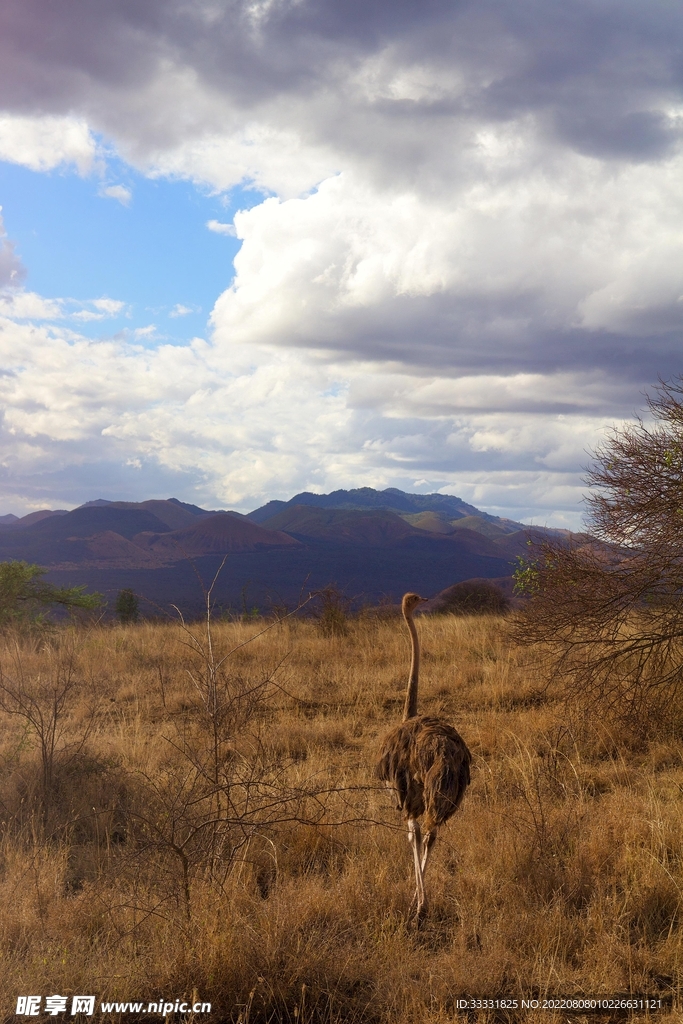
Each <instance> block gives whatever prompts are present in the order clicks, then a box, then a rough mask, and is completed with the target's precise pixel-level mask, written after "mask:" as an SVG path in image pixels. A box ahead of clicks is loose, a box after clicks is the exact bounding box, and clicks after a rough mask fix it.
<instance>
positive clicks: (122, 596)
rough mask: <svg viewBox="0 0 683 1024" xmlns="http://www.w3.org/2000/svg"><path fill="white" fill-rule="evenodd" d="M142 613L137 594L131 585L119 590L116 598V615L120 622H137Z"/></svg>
mask: <svg viewBox="0 0 683 1024" xmlns="http://www.w3.org/2000/svg"><path fill="white" fill-rule="evenodd" d="M139 614H140V605H139V601H138V598H137V595H136V593H135V591H134V590H131V589H130V587H126V588H125V589H124V590H119V593H118V596H117V598H116V617H117V618H118V620H119V622H123V623H126V622H137V621H138V618H139Z"/></svg>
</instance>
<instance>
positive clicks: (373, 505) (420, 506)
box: [249, 487, 497, 523]
mask: <svg viewBox="0 0 683 1024" xmlns="http://www.w3.org/2000/svg"><path fill="white" fill-rule="evenodd" d="M292 505H312V506H314V507H315V508H338V509H347V510H355V511H358V510H363V509H386V510H387V511H389V512H398V513H402V512H445V513H447V514H448V516H449V517H450V518H452V519H458V518H460V517H461V516H471V515H478V516H483V517H484V518H485V519H490V520H491V521H493V522H495V521H496V520H497V517H496V516H491V515H489V514H488V513H486V512H480V511H479V509H477V508H475V507H474V505H468V504H467V502H465V501H463V500H462V499H461V498H457V497H455V496H454V495H452V494H408V493H407V492H406V491H400V490H398V488H396V487H387V488H386V490H384V491H376V490H375V489H374V488H373V487H356V488H353V489H352V490H349V491H345V490H339V491H332V493H331V494H312V493H311V492H310V491H303V492H302V493H301V494H295V495H294V497H293V498H291V499H290V500H289V501H286V502H275V501H269V502H268V504H267V505H262V506H261V508H257V509H254V511H253V512H250V513H249V518H250V519H252V520H253V521H254V522H255V523H260V522H263V521H264V520H266V519H268V518H270V517H271V516H273V515H274V514H275V513H276V512H281V511H283V509H284V508H286V507H291V506H292ZM275 506H279V508H276V507H275Z"/></svg>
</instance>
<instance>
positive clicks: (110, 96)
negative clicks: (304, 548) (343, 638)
mask: <svg viewBox="0 0 683 1024" xmlns="http://www.w3.org/2000/svg"><path fill="white" fill-rule="evenodd" d="M682 37H683V8H681V7H680V6H676V5H672V4H671V3H669V2H668V0H652V2H651V3H648V4H647V5H643V4H623V3H616V2H615V3H604V4H602V3H601V4H597V5H596V4H594V3H592V2H589V0H567V2H566V3H564V4H562V5H558V4H547V5H540V6H539V5H538V3H536V0H519V2H517V3H515V4H514V5H511V4H509V3H505V2H502V0H477V2H476V3H475V2H474V0H464V2H462V3H458V4H453V3H452V2H451V0H434V2H431V3H430V4H428V5H425V4H423V3H417V2H416V0H400V2H397V0H392V2H391V3H389V0H377V2H375V3H373V4H366V5H353V4H351V5H349V4H348V2H344V0H296V2H290V0H276V2H274V3H273V2H271V0H235V3H232V4H230V5H223V6H221V5H212V4H207V3H205V2H204V0H188V2H185V0H183V2H182V3H181V2H180V0H178V2H176V0H142V2H141V3H139V4H136V5H133V6H131V5H130V4H128V3H126V2H124V0H113V2H112V3H110V4H107V5H105V6H104V7H101V6H100V7H97V8H95V7H93V5H92V4H91V3H89V2H88V0H73V2H72V3H70V4H69V5H59V4H54V3H52V2H51V0H21V2H19V0H10V2H8V3H6V4H3V5H1V6H0V204H1V205H2V207H3V210H2V218H3V221H2V225H0V412H1V414H2V415H1V417H0V512H15V513H17V514H20V513H23V512H28V511H31V510H33V509H35V508H40V507H45V506H52V507H62V508H68V507H73V506H74V505H77V504H80V503H81V502H83V501H86V500H89V499H92V498H96V497H99V496H103V497H120V498H127V499H131V500H141V499H144V498H148V497H168V496H169V495H171V494H173V495H175V496H176V497H178V498H181V499H184V500H187V501H190V502H193V503H197V504H201V505H205V506H207V507H212V508H216V507H231V508H236V509H239V510H241V511H246V510H248V509H250V508H254V507H256V506H257V505H260V504H263V503H264V502H265V501H268V500H269V499H271V498H289V497H290V496H291V495H292V494H294V493H296V492H297V491H301V490H314V491H329V490H333V489H335V488H339V487H357V486H371V487H378V488H382V487H388V486H395V487H401V488H403V489H405V490H418V491H422V492H425V491H442V492H444V493H450V494H457V495H459V496H460V497H462V498H463V499H464V500H466V501H468V502H470V503H472V504H474V505H477V506H478V507H480V508H483V509H486V510H487V511H491V512H494V513H498V514H501V515H506V516H510V517H511V518H515V519H520V520H523V521H534V522H537V523H547V524H548V525H553V526H572V527H576V526H580V524H581V507H582V506H581V500H582V496H583V492H584V484H583V479H582V478H583V467H584V466H585V465H586V463H587V462H588V460H589V459H590V452H591V451H592V450H594V449H595V447H596V445H599V444H600V441H601V439H602V438H604V436H605V431H607V430H609V429H610V428H611V427H612V426H614V425H615V424H616V425H618V424H620V423H623V422H624V421H626V420H628V419H630V418H632V417H633V415H634V414H636V413H638V412H639V411H642V409H643V406H644V393H645V392H646V391H647V389H648V387H651V386H652V385H653V384H656V382H657V379H658V377H663V378H669V377H671V376H672V375H676V374H680V373H681V372H682V371H683V343H682V342H681V338H683V302H681V295H683V271H682V270H681V268H682V267H683V193H682V192H681V187H680V183H681V180H683V71H682V70H681V62H680V40H681V38H682ZM233 218H234V227H235V232H236V234H235V235H231V234H229V233H227V234H226V233H222V234H221V233H216V232H215V231H211V230H209V229H208V228H207V226H206V225H207V223H211V222H213V223H214V225H216V224H218V225H220V224H223V225H230V223H231V222H232V221H233ZM173 311H175V312H176V313H182V314H183V315H175V316H174V315H171V314H172V312H173Z"/></svg>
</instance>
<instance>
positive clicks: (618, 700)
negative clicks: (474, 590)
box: [514, 377, 683, 730]
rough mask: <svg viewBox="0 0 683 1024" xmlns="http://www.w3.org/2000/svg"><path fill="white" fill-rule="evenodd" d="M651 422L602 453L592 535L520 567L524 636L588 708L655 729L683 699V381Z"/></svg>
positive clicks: (664, 394) (656, 405)
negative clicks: (543, 653) (539, 647)
mask: <svg viewBox="0 0 683 1024" xmlns="http://www.w3.org/2000/svg"><path fill="white" fill-rule="evenodd" d="M648 406H649V409H650V412H651V414H652V418H653V421H654V422H653V423H651V424H646V423H644V422H643V421H642V420H641V419H638V420H637V421H636V422H635V423H633V424H630V425H628V426H625V427H622V428H618V429H617V428H615V429H613V430H612V432H611V434H610V435H609V436H608V438H607V440H606V441H605V443H604V444H603V445H601V446H600V447H599V448H598V449H597V450H596V452H595V455H594V462H593V465H592V466H591V467H590V469H589V471H588V475H587V483H588V484H589V486H590V487H591V488H593V492H592V493H591V494H590V495H589V496H588V497H587V499H586V501H587V507H588V514H587V517H586V520H587V526H588V528H589V531H590V533H591V535H592V536H588V537H584V538H582V539H581V541H580V542H578V543H576V542H574V543H571V544H567V543H547V544H543V545H541V546H540V548H537V549H536V550H535V552H534V553H532V555H531V557H530V558H529V559H527V560H525V561H523V562H522V563H521V564H520V567H519V569H518V571H517V573H516V574H515V575H516V579H517V585H518V589H519V590H520V591H522V592H524V593H526V594H527V595H528V596H529V598H530V600H529V603H528V607H527V609H526V611H525V613H524V614H522V615H521V616H520V617H519V618H518V619H517V622H516V625H515V628H514V634H515V636H516V639H518V640H519V641H521V642H523V643H534V644H536V643H542V644H544V645H545V646H546V650H547V651H548V652H549V653H550V656H551V670H552V672H553V673H555V674H556V675H558V674H559V675H560V676H561V677H562V678H564V679H565V681H566V683H567V685H568V690H569V692H570V693H573V694H574V695H576V696H578V697H580V698H581V700H582V703H583V704H584V705H593V706H596V705H599V706H601V707H602V708H603V709H606V710H609V711H611V712H612V713H613V714H614V715H616V716H620V717H625V718H627V719H628V720H629V721H630V722H631V723H632V724H633V725H635V726H639V727H640V728H641V729H642V730H647V729H648V728H649V726H650V725H651V724H652V722H653V721H657V722H658V723H660V724H661V722H662V716H663V715H667V717H668V718H669V720H671V718H672V717H675V715H673V712H674V709H675V706H676V704H677V701H678V698H679V697H680V696H681V695H682V694H683V377H677V378H674V379H673V380H671V381H667V382H661V383H660V386H659V387H658V388H657V389H656V390H655V393H654V395H653V396H651V397H649V398H648Z"/></svg>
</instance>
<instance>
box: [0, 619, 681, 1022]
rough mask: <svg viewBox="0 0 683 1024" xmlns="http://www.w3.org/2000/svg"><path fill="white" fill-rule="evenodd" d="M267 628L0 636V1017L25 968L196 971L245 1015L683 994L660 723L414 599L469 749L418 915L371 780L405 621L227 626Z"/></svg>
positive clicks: (398, 684) (89, 985) (123, 994)
mask: <svg viewBox="0 0 683 1024" xmlns="http://www.w3.org/2000/svg"><path fill="white" fill-rule="evenodd" d="M263 625H265V623H261V624H259V623H258V622H256V623H255V622H249V623H240V622H233V623H227V622H226V623H217V624H215V626H214V631H213V641H214V655H213V661H212V660H211V658H212V656H211V655H210V654H208V653H207V652H206V650H205V651H204V656H202V655H201V653H198V652H197V650H194V649H193V647H192V641H191V640H189V638H188V635H187V634H186V633H184V632H183V630H182V629H181V627H180V626H179V625H177V624H171V625H159V624H140V625H134V626H127V627H122V626H116V627H96V628H94V629H91V630H85V629H80V630H76V631H74V630H71V629H67V628H64V629H60V630H57V631H55V632H53V633H48V634H42V635H35V636H32V637H31V636H29V637H26V636H24V637H23V638H22V637H16V636H11V635H6V636H5V637H4V638H3V639H2V640H1V641H0V667H1V668H2V673H3V675H2V681H3V686H4V689H3V691H2V693H3V697H2V700H3V703H4V707H5V711H4V712H2V713H0V772H1V774H0V800H1V804H0V816H1V818H2V823H1V826H0V827H1V829H2V833H1V836H0V901H1V903H2V908H3V911H2V919H1V922H0V956H1V958H2V972H1V977H0V987H1V988H2V1001H1V1005H2V1007H3V1019H7V1020H9V1019H13V1020H14V1019H15V1018H14V1007H15V1004H16V998H17V995H18V994H20V993H29V992H31V993H39V992H42V993H43V994H44V995H47V994H52V993H62V994H64V995H66V994H69V995H70V994H72V993H96V994H97V995H98V997H100V998H104V999H108V1000H122V1001H124V1000H134V999H140V1000H144V1001H148V1000H150V1001H151V1000H156V999H157V998H161V997H162V996H163V997H164V998H173V999H180V998H188V999H190V998H192V995H193V993H197V995H198V997H199V998H200V999H202V1000H208V1001H211V1003H212V1004H213V1007H214V1012H213V1014H212V1017H211V1019H212V1020H213V1021H222V1020H226V1021H227V1020H238V1019H241V1020H242V1021H244V1022H246V1021H249V1022H253V1024H255V1022H260V1021H268V1020H273V1021H280V1020H283V1021H294V1020H297V1021H310V1022H314V1021H329V1022H334V1021H342V1020H343V1021H351V1022H356V1024H360V1022H365V1021H368V1022H371V1021H372V1022H375V1021H376V1022H390V1021H391V1022H397V1024H398V1022H406V1024H407V1022H411V1024H413V1022H414V1024H417V1022H420V1024H437V1022H445V1021H447V1020H448V1021H450V1020H453V1019H454V1018H455V1017H457V1005H456V1002H455V1001H456V999H457V998H458V997H460V996H462V995H463V994H464V993H467V994H470V995H473V996H481V997H487V996H494V995H501V994H505V995H509V996H511V997H517V998H518V999H519V998H521V997H522V996H527V997H529V996H531V995H532V994H533V995H536V996H537V997H543V996H544V995H552V994H560V993H562V994H567V993H581V992H583V993H605V994H610V993H614V992H629V991H633V992H649V993H654V992H661V993H670V992H672V991H673V992H675V993H677V992H678V988H679V984H680V969H681V958H682V944H681V936H682V934H683V932H682V930H681V894H682V892H683V836H682V829H681V806H682V804H683V798H682V785H683V749H682V747H681V744H680V741H679V740H678V739H677V738H676V737H675V736H674V735H670V734H669V733H668V731H667V725H666V723H662V731H661V735H660V736H659V737H657V738H652V737H651V738H649V739H647V738H642V737H640V738H637V737H634V736H632V735H631V734H629V733H628V732H627V731H625V730H624V729H621V730H620V731H618V732H615V731H614V729H612V728H611V727H610V723H609V722H608V721H601V720H596V719H595V718H593V719H588V720H585V719H580V718H578V717H574V716H568V713H567V712H566V710H565V707H564V704H563V702H562V700H561V696H562V695H561V694H557V693H554V692H553V689H552V687H550V688H548V689H546V690H545V691H542V689H541V682H542V677H541V675H540V674H539V671H538V669H537V668H536V667H535V666H534V664H533V663H532V662H531V661H530V658H529V654H528V652H520V651H518V650H516V649H513V648H511V647H510V646H509V645H508V644H507V643H506V640H505V626H504V622H503V621H502V620H497V619H492V618H488V619H484V618H480V619H474V618H462V619H457V618H453V617H442V618H436V617H434V618H429V619H427V618H425V619H423V620H422V621H421V622H420V623H419V626H420V631H421V636H422V643H423V666H422V684H421V695H420V710H421V712H422V713H429V714H436V715H440V716H443V717H445V718H447V719H448V720H450V721H452V722H453V723H454V724H456V725H457V727H458V728H459V730H460V731H461V732H462V734H463V736H464V737H465V738H466V740H467V742H468V744H469V746H470V748H471V750H472V753H473V761H474V770H473V779H472V785H471V788H470V790H469V791H468V794H467V796H466V799H465V802H464V804H463V807H462V809H461V811H460V812H459V813H458V815H457V816H456V817H455V819H453V820H452V822H451V823H450V824H449V825H448V826H447V827H446V828H444V830H443V831H442V833H441V835H440V837H439V841H438V842H437V844H436V847H435V850H434V854H433V860H432V862H431V863H430V869H429V873H428V876H427V889H428V894H429V896H430V911H429V917H428V920H427V922H426V923H425V926H424V927H423V928H422V930H420V931H419V932H415V931H414V930H412V929H411V928H410V927H409V926H408V924H407V912H408V907H409V903H410V899H411V896H412V879H411V867H412V865H411V858H410V854H409V846H408V843H407V840H406V837H405V834H404V831H403V830H402V829H401V828H400V827H399V825H400V822H399V820H398V815H397V814H396V812H395V811H394V810H393V809H392V807H391V802H390V800H389V798H388V795H387V794H386V793H385V792H383V791H381V790H379V789H378V788H376V786H375V783H374V781H373V778H372V764H373V758H374V752H375V750H376V747H377V742H378V738H379V737H381V735H382V733H383V732H384V730H385V729H386V728H387V726H389V725H390V724H392V723H394V722H395V721H397V719H398V718H399V716H400V713H401V707H402V701H403V695H404V687H405V679H406V673H407V664H408V660H409V649H408V640H407V635H406V632H405V629H404V627H403V625H402V623H401V622H400V621H399V620H396V619H388V620H381V619H371V618H366V619H363V618H360V619H357V620H354V621H351V622H349V623H348V631H347V633H346V635H325V634H324V633H323V632H322V631H321V629H320V627H319V625H317V624H316V623H315V622H312V621H295V620H292V619H289V620H287V621H285V622H284V623H281V624H278V625H277V626H275V627H274V628H272V629H270V630H269V631H268V632H266V633H264V634H263V635H261V636H259V637H258V638H257V639H255V640H253V642H250V643H246V644H245V645H244V646H238V645H239V644H241V643H243V641H245V640H247V639H248V638H249V637H250V636H252V635H253V634H254V633H257V632H258V631H259V629H260V628H262V626H263ZM199 639H200V640H201V637H199ZM188 641H189V644H190V645H189V646H188ZM202 642H203V641H202ZM230 651H232V653H231V654H229V656H228V657H227V659H226V660H225V662H224V663H223V665H222V667H218V665H217V660H218V658H219V656H220V657H222V656H223V655H225V654H226V653H228V652H230ZM212 701H213V703H212ZM221 709H222V710H221ZM41 737H42V742H41ZM527 1016H528V1017H529V1019H532V1018H533V1017H534V1014H529V1015H527ZM494 1018H495V1019H507V1018H506V1017H505V1016H504V1015H500V1014H499V1015H498V1016H497V1017H496V1015H495V1014H492V1013H488V1014H487V1013H480V1014H479V1015H478V1018H477V1019H479V1020H485V1019H491V1020H492V1019H494ZM43 1019H45V1018H43ZM58 1019H61V1018H58ZM70 1019H72V1018H70ZM122 1019H123V1020H131V1019H132V1018H131V1017H130V1016H127V1017H124V1018H122ZM463 1019H465V1018H464V1017H463ZM469 1019H475V1018H474V1017H472V1016H470V1018H469ZM538 1019H542V1020H544V1021H548V1020H550V1019H551V1015H549V1014H547V1013H546V1014H542V1015H539V1016H538ZM558 1019H563V1020H566V1019H568V1015H567V1014H563V1015H562V1016H561V1018H558Z"/></svg>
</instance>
